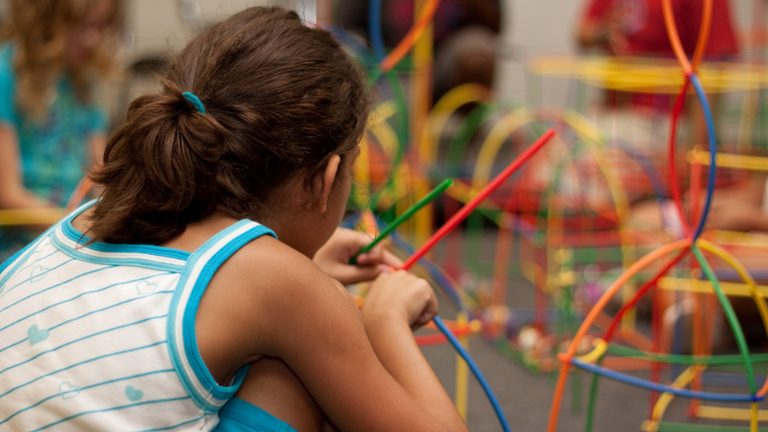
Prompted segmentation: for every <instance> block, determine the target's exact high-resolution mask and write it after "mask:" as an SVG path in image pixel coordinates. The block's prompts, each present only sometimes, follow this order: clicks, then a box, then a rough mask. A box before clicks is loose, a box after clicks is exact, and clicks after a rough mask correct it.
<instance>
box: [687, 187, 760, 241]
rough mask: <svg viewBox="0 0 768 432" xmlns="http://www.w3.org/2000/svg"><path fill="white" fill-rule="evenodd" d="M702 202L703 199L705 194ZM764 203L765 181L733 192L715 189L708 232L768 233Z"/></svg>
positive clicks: (710, 208) (730, 189) (735, 188)
mask: <svg viewBox="0 0 768 432" xmlns="http://www.w3.org/2000/svg"><path fill="white" fill-rule="evenodd" d="M700 199H701V200H703V199H704V191H702V195H701V198H700ZM764 199H765V179H764V178H763V179H761V180H757V181H750V182H749V183H747V184H745V185H741V186H736V187H733V188H725V189H715V191H714V193H713V194H712V204H711V205H710V207H709V214H708V215H707V228H708V229H719V230H727V231H742V232H749V231H763V232H768V214H766V212H765V210H764V203H763V201H764Z"/></svg>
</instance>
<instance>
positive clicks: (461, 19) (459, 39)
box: [335, 0, 501, 101]
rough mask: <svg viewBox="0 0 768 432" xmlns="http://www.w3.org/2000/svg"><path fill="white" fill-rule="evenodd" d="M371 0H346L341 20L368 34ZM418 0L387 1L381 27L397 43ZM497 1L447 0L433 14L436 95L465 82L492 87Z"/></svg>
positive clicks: (343, 24)
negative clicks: (415, 1)
mask: <svg viewBox="0 0 768 432" xmlns="http://www.w3.org/2000/svg"><path fill="white" fill-rule="evenodd" d="M369 5H370V2H369V1H368V0H341V1H340V2H339V5H338V8H337V12H336V15H335V17H336V22H337V24H338V25H339V26H341V28H343V29H344V30H346V31H350V32H352V33H354V34H355V35H357V36H360V37H362V38H363V39H365V40H366V41H367V40H370V39H369V34H368V25H369V21H368V9H369ZM413 5H414V2H413V0H388V1H384V2H383V5H382V11H381V13H382V32H383V36H384V44H385V45H386V47H387V48H390V49H391V48H394V47H395V46H396V45H397V43H398V42H400V41H401V40H402V39H403V37H405V35H406V33H408V30H410V28H411V26H412V25H413V17H414V11H413ZM499 7H500V6H499V1H498V0H443V1H441V2H440V4H439V5H438V7H437V11H436V12H435V17H434V26H433V31H434V43H435V48H434V55H435V57H434V84H433V100H434V101H436V100H438V99H439V98H440V97H441V96H442V95H444V94H445V93H446V92H448V90H450V89H452V88H453V87H456V86H458V85H460V84H465V83H470V82H471V83H478V84H484V85H486V86H488V87H491V86H492V84H493V79H494V71H495V64H496V43H497V35H498V34H499V28H500V26H501V18H500V9H499Z"/></svg>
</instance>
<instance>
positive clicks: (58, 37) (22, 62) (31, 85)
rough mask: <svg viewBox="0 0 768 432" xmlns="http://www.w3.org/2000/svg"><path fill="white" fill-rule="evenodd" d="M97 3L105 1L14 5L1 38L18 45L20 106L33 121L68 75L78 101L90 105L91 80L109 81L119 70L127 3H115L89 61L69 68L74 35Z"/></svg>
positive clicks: (16, 0) (20, 0)
mask: <svg viewBox="0 0 768 432" xmlns="http://www.w3.org/2000/svg"><path fill="white" fill-rule="evenodd" d="M97 1H104V0H12V1H11V8H10V13H9V16H8V19H6V20H5V22H4V23H3V31H2V36H3V38H5V39H11V40H13V41H14V42H15V44H16V48H15V49H16V51H15V53H14V70H15V72H16V76H17V79H18V93H17V98H16V103H17V104H18V106H19V108H20V109H21V110H22V111H23V112H24V113H26V114H28V115H30V116H31V117H33V118H35V117H36V118H41V117H43V116H44V115H45V113H46V112H47V110H48V108H49V106H48V105H49V102H48V101H49V100H50V95H51V92H52V91H53V87H54V85H55V84H56V81H57V80H58V79H59V78H60V77H61V76H62V75H63V74H64V73H65V72H67V73H69V76H70V79H71V80H72V83H73V86H74V89H75V93H76V94H77V96H78V97H79V98H80V99H81V100H82V101H83V102H90V99H91V90H92V89H91V83H92V79H93V78H94V77H96V78H105V77H107V76H109V75H111V74H113V73H115V71H116V70H117V69H118V65H117V61H116V57H115V56H116V53H117V47H118V45H119V35H120V32H121V30H122V28H121V27H122V10H123V7H122V6H123V5H122V0H110V1H111V3H112V4H111V9H110V12H111V14H110V17H109V22H108V23H106V24H107V27H106V30H105V32H104V33H103V34H102V37H101V39H100V41H99V44H98V46H96V48H95V49H94V51H93V54H92V56H91V57H90V59H89V61H88V62H86V63H84V64H82V65H79V66H78V67H77V68H68V67H67V44H68V39H69V35H70V34H71V33H72V31H73V30H74V29H75V28H77V26H78V25H80V24H81V23H82V22H83V21H84V20H85V18H86V16H87V14H88V12H89V11H90V10H91V8H93V6H94V4H95V3H96V2H97Z"/></svg>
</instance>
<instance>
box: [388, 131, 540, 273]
mask: <svg viewBox="0 0 768 432" xmlns="http://www.w3.org/2000/svg"><path fill="white" fill-rule="evenodd" d="M553 136H555V131H554V130H552V129H550V130H548V131H546V132H545V133H544V135H542V136H541V137H540V138H539V139H538V140H536V142H535V143H533V144H532V145H531V146H530V147H528V148H527V149H526V150H525V151H524V152H523V153H522V154H520V156H518V157H517V159H515V160H514V161H512V163H511V164H509V166H508V167H506V168H504V171H502V172H501V173H500V174H499V175H498V176H496V178H494V179H493V180H491V182H490V183H488V184H487V185H485V187H484V188H483V189H482V190H481V191H480V192H479V193H478V194H477V195H475V197H474V198H472V199H471V200H470V201H469V202H468V203H466V204H465V205H464V207H462V208H461V210H459V211H458V212H456V214H454V215H453V217H451V218H450V219H449V220H448V222H446V223H445V224H444V225H443V226H441V227H440V229H439V230H437V232H435V233H434V234H432V237H430V238H429V240H427V241H426V243H424V244H423V245H422V246H421V247H420V248H419V249H418V250H417V251H416V252H414V253H413V255H411V257H410V258H408V260H407V261H405V263H404V264H403V266H402V267H400V270H409V269H410V268H411V267H413V265H414V264H416V262H417V261H418V260H419V259H421V257H423V256H424V255H425V254H426V253H427V252H429V250H430V249H432V247H433V246H435V244H437V242H439V241H440V240H441V239H442V238H443V237H445V235H446V234H448V233H449V232H450V231H451V230H452V229H454V228H456V225H458V224H460V223H461V221H463V220H464V219H465V218H466V217H467V216H469V214H470V213H472V211H473V210H474V209H475V208H476V207H477V206H478V205H480V203H481V202H483V200H485V199H486V198H488V195H490V194H491V192H493V191H494V190H495V189H497V188H498V187H499V186H501V184H502V183H504V180H506V179H508V178H509V176H511V175H512V174H514V173H515V171H517V169H518V168H520V166H521V165H523V164H524V163H525V162H527V161H528V159H530V158H531V157H532V156H533V155H534V154H536V152H537V151H539V149H541V148H542V147H544V144H546V143H548V142H549V140H550V139H552V137H553Z"/></svg>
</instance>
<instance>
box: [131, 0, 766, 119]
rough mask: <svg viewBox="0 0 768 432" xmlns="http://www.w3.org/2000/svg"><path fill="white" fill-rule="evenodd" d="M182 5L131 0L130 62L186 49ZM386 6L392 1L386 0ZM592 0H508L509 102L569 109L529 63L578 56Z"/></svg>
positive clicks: (502, 52) (737, 15)
mask: <svg viewBox="0 0 768 432" xmlns="http://www.w3.org/2000/svg"><path fill="white" fill-rule="evenodd" d="M180 1H181V0H129V13H128V16H129V17H130V18H131V27H132V28H133V30H134V38H133V41H134V47H133V50H132V52H131V53H129V55H128V57H129V60H131V59H134V58H137V57H141V56H146V55H153V54H167V53H169V52H172V51H173V50H176V49H178V48H180V47H182V46H183V45H184V43H185V42H186V41H187V40H188V38H189V37H190V36H191V35H192V34H193V32H192V29H190V28H189V27H185V25H184V23H183V21H182V19H181V15H180V14H179V4H180ZM384 1H386V0H384ZM587 1H588V0H504V2H503V3H502V20H503V23H504V24H503V29H502V35H501V41H500V47H499V62H498V74H497V79H496V89H497V92H498V94H499V96H500V97H501V98H502V99H504V100H512V101H516V102H519V103H536V104H539V103H543V104H545V105H552V106H565V105H566V99H567V97H568V82H567V81H566V80H557V79H546V80H544V81H539V82H540V83H541V84H543V85H541V86H539V85H537V84H534V83H536V82H537V81H536V80H535V79H533V80H532V79H531V77H530V76H527V75H526V72H525V64H526V62H527V61H528V60H529V59H531V58H532V57H535V56H538V55H546V54H568V53H574V52H575V45H574V42H573V34H574V31H575V26H576V23H577V21H578V19H579V16H580V14H581V13H582V8H583V5H584V4H585V3H586V2H587ZM755 1H761V0H730V2H731V12H732V15H733V18H734V21H735V22H736V23H738V24H737V26H738V27H739V28H742V29H747V28H749V27H750V26H751V25H752V15H753V4H754V2H755ZM198 3H199V4H200V12H201V14H202V17H203V20H204V21H205V22H214V21H217V20H220V19H222V18H224V17H226V16H228V15H231V14H232V13H234V12H237V11H239V10H241V9H243V8H245V7H248V6H254V5H259V4H267V3H268V4H277V5H281V6H284V7H296V8H297V9H298V10H299V12H300V13H301V12H302V11H306V12H309V13H311V12H312V11H313V10H314V8H313V5H314V3H315V0H198Z"/></svg>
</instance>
